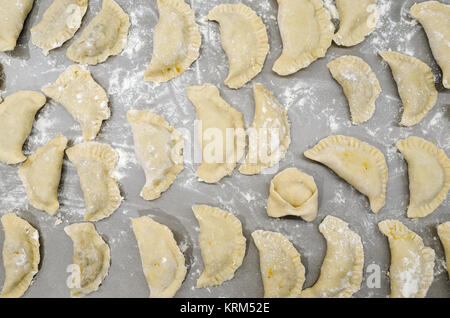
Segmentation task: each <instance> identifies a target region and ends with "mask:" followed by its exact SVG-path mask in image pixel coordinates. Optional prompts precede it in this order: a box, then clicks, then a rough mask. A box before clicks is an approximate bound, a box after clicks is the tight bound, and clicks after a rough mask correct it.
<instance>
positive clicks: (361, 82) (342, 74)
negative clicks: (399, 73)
mask: <svg viewBox="0 0 450 318" xmlns="http://www.w3.org/2000/svg"><path fill="white" fill-rule="evenodd" d="M327 67H328V69H329V70H330V72H331V75H332V76H333V78H334V79H335V80H336V81H337V82H338V83H339V84H340V85H341V86H342V89H343V90H344V94H345V96H346V97H347V100H348V104H349V106H350V115H351V118H352V122H353V123H354V124H361V123H363V122H365V121H367V120H369V119H370V118H371V117H372V115H373V113H374V112H375V100H376V99H377V98H378V96H379V95H380V93H381V87H380V83H379V82H378V79H377V77H376V75H375V73H374V72H373V71H372V69H371V68H370V66H369V64H367V63H366V62H364V61H363V60H362V59H361V58H359V57H356V56H350V55H345V56H341V57H338V58H337V59H335V60H333V61H331V62H330V63H328V64H327Z"/></svg>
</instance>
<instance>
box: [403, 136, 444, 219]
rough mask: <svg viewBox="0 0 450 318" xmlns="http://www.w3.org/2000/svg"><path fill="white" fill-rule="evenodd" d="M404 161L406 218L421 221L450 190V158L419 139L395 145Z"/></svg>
mask: <svg viewBox="0 0 450 318" xmlns="http://www.w3.org/2000/svg"><path fill="white" fill-rule="evenodd" d="M397 148H398V150H400V151H401V153H402V154H403V156H404V157H405V159H406V161H407V162H408V174H409V195H410V198H409V207H408V217H410V218H421V217H425V216H427V215H429V214H430V213H432V212H433V211H434V210H435V209H436V208H437V207H438V206H439V205H440V204H441V203H442V202H443V201H444V200H445V198H446V196H447V192H448V190H449V189H450V159H449V158H448V157H447V155H446V154H445V152H444V151H443V150H441V149H439V148H438V147H436V146H435V145H434V144H433V143H431V142H429V141H426V140H425V139H422V138H419V137H409V138H407V139H404V140H400V141H398V142H397Z"/></svg>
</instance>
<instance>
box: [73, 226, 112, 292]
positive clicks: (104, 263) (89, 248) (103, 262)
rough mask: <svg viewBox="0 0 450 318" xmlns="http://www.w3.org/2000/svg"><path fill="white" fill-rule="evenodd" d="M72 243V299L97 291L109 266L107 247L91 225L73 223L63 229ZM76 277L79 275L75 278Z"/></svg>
mask: <svg viewBox="0 0 450 318" xmlns="http://www.w3.org/2000/svg"><path fill="white" fill-rule="evenodd" d="M64 232H66V234H67V235H68V236H69V237H70V238H71V239H72V241H73V259H72V264H73V265H75V266H76V267H77V268H76V269H75V270H74V271H76V272H75V273H74V272H72V274H73V276H72V277H74V278H75V280H74V281H72V282H71V283H72V284H73V286H70V295H71V296H72V297H83V296H86V295H88V294H90V293H92V292H94V291H96V290H98V288H99V286H100V284H101V283H102V281H103V279H104V278H105V277H106V275H108V269H109V264H110V251H109V246H108V245H107V244H106V243H105V241H104V240H103V239H102V237H101V236H100V235H99V234H98V233H97V231H96V230H95V227H94V225H93V224H92V223H75V224H72V225H69V226H66V227H65V228H64ZM76 275H79V276H78V277H76Z"/></svg>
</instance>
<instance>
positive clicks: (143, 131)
mask: <svg viewBox="0 0 450 318" xmlns="http://www.w3.org/2000/svg"><path fill="white" fill-rule="evenodd" d="M127 118H128V121H129V122H130V124H131V128H132V129H133V136H134V148H135V151H136V156H137V158H138V160H139V162H140V164H141V166H142V168H143V169H144V173H145V177H146V182H145V186H144V188H143V189H142V191H141V196H142V197H143V198H144V199H146V200H155V199H157V198H159V197H160V196H161V193H162V192H164V191H166V190H167V189H168V188H169V187H170V185H171V184H172V183H173V182H174V181H175V178H176V177H177V175H178V174H179V173H180V172H181V171H182V170H183V169H184V163H183V145H184V140H183V136H182V135H181V134H180V133H179V132H178V131H177V130H175V129H174V128H173V127H172V126H170V125H169V123H168V122H167V121H165V120H164V118H162V117H159V116H158V115H156V114H154V113H152V112H151V111H149V110H129V111H128V112H127Z"/></svg>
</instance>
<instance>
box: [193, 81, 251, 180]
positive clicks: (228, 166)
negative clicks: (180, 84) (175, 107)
mask: <svg viewBox="0 0 450 318" xmlns="http://www.w3.org/2000/svg"><path fill="white" fill-rule="evenodd" d="M187 94H188V97H189V100H190V101H191V102H192V104H193V105H194V107H195V110H196V112H197V117H198V119H199V123H198V136H199V138H198V140H199V141H200V143H201V148H202V164H201V165H200V167H199V168H198V170H197V176H198V177H199V178H200V180H202V181H204V182H207V183H216V182H218V181H219V180H221V179H222V178H223V177H225V176H227V175H231V174H232V173H233V170H234V168H235V167H236V163H237V162H238V161H239V160H240V159H241V158H242V156H243V154H244V149H245V142H246V141H245V130H244V120H243V116H242V114H241V113H240V112H239V111H237V110H236V109H234V108H233V107H231V106H230V105H229V104H228V103H227V102H225V101H224V100H223V99H222V98H221V97H220V95H219V90H218V89H217V87H215V86H213V85H211V84H205V85H203V86H191V87H188V88H187Z"/></svg>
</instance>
